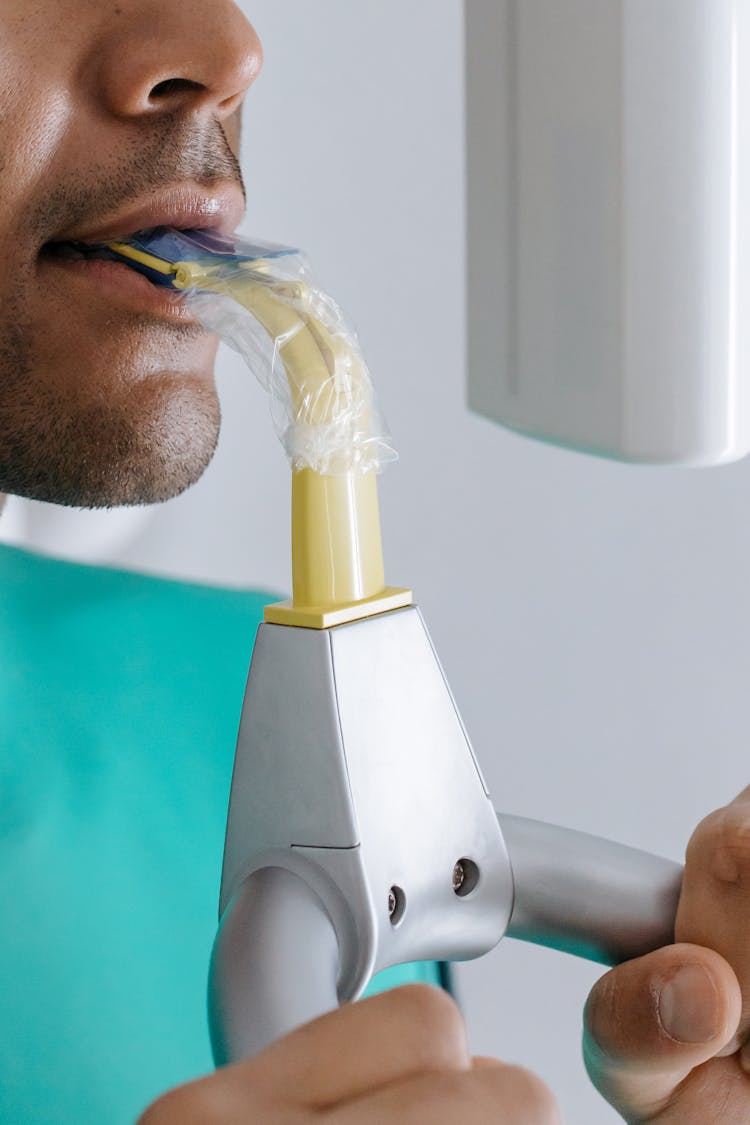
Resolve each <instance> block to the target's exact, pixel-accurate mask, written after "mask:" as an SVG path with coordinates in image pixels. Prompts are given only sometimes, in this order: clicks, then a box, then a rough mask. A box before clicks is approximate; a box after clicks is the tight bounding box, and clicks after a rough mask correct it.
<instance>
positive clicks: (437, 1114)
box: [326, 1063, 562, 1125]
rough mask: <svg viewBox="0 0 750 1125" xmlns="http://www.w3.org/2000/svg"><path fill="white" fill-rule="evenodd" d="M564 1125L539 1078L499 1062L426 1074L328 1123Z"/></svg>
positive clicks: (352, 1105)
mask: <svg viewBox="0 0 750 1125" xmlns="http://www.w3.org/2000/svg"><path fill="white" fill-rule="evenodd" d="M385 1121H398V1123H399V1125H425V1123H426V1122H429V1125H456V1122H460V1121H467V1122H468V1121H470V1122H471V1125H561V1122H562V1118H561V1117H560V1112H559V1110H558V1108H557V1104H556V1102H555V1099H554V1098H553V1096H552V1094H551V1093H550V1091H549V1090H548V1089H547V1087H546V1086H545V1085H544V1083H543V1082H542V1081H541V1079H539V1078H537V1077H536V1076H535V1075H533V1074H530V1073H529V1071H527V1070H522V1069H520V1068H519V1067H512V1066H503V1065H502V1064H500V1063H495V1064H494V1065H489V1066H480V1067H479V1068H478V1069H475V1070H472V1071H468V1072H463V1073H460V1072H454V1073H453V1074H446V1073H442V1074H422V1075H419V1076H418V1077H416V1078H411V1079H409V1080H408V1081H406V1082H399V1083H394V1084H393V1085H391V1086H389V1087H387V1088H386V1089H384V1090H381V1091H379V1092H377V1093H374V1094H370V1095H368V1096H367V1097H364V1098H360V1099H359V1100H358V1101H356V1102H353V1103H351V1102H350V1103H348V1104H347V1105H342V1106H340V1107H339V1108H338V1109H336V1110H335V1111H334V1112H333V1113H332V1114H330V1115H327V1116H326V1125H383V1122H385Z"/></svg>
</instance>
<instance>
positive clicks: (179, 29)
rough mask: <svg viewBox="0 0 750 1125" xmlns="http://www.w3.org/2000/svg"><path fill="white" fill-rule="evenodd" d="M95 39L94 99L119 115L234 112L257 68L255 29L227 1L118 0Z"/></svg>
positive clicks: (259, 51) (222, 115)
mask: <svg viewBox="0 0 750 1125" xmlns="http://www.w3.org/2000/svg"><path fill="white" fill-rule="evenodd" d="M107 7H108V16H107V21H108V26H107V30H106V32H105V36H104V41H103V42H102V41H100V43H99V50H98V52H97V54H98V60H97V67H96V73H97V86H98V95H99V99H100V101H101V102H102V103H103V104H104V106H105V107H106V109H107V110H108V111H109V112H110V113H113V114H115V115H116V116H118V117H125V118H133V117H139V116H144V115H163V114H166V113H175V112H178V111H180V110H203V111H205V112H210V113H211V114H212V115H213V116H215V117H217V118H219V119H223V118H226V117H229V116H231V114H232V113H234V111H235V110H236V109H237V108H238V107H239V105H240V103H241V101H242V99H243V97H244V96H245V94H246V93H247V90H248V89H249V87H250V86H251V85H252V84H253V82H254V81H255V79H256V77H257V76H258V73H259V71H260V68H261V66H262V63H263V50H262V48H261V45H260V40H259V39H258V36H257V35H256V33H255V30H254V28H253V27H252V25H251V24H250V23H249V21H248V20H247V19H246V18H245V16H244V15H243V14H242V12H241V11H240V10H239V8H238V7H237V5H236V4H235V3H233V2H232V0H130V2H128V0H120V3H119V4H118V5H116V6H115V13H116V14H114V15H113V14H112V9H111V8H109V6H107Z"/></svg>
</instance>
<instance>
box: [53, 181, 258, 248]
mask: <svg viewBox="0 0 750 1125" xmlns="http://www.w3.org/2000/svg"><path fill="white" fill-rule="evenodd" d="M244 213H245V200H244V197H243V195H242V192H241V190H240V188H239V187H232V186H225V187H222V188H221V189H220V190H219V189H217V190H212V191H205V190H201V189H200V188H198V187H191V186H188V185H184V184H181V185H179V186H174V187H169V188H165V189H161V190H159V191H153V192H150V193H148V195H146V196H144V197H143V198H142V199H140V200H139V201H138V202H137V203H135V204H130V206H129V207H128V208H127V209H125V208H122V209H121V210H119V211H118V212H114V213H112V214H110V215H108V216H106V217H105V218H104V219H102V221H101V222H100V223H98V224H97V225H96V226H91V227H76V228H74V229H71V230H67V231H63V232H62V233H60V234H59V235H57V236H56V237H55V238H54V239H52V240H51V241H53V242H90V243H94V242H116V241H118V240H122V239H126V238H128V237H130V236H131V235H133V234H135V233H136V232H137V231H142V230H150V229H151V228H153V227H174V228H175V229H177V230H196V229H201V230H206V229H210V230H216V231H218V232H219V233H220V234H226V235H230V234H234V232H235V230H236V229H237V227H238V226H239V223H240V222H241V220H242V217H243V215H244Z"/></svg>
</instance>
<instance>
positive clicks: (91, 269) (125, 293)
mask: <svg viewBox="0 0 750 1125" xmlns="http://www.w3.org/2000/svg"><path fill="white" fill-rule="evenodd" d="M244 211H245V200H244V197H243V195H242V192H241V191H240V189H239V187H238V186H237V185H234V184H227V185H224V187H223V188H222V189H217V190H215V191H211V192H208V193H207V192H205V191H203V190H202V189H200V188H198V187H197V186H195V185H192V184H177V185H172V186H170V187H167V188H165V189H164V190H162V191H154V192H151V193H149V194H148V195H147V196H145V197H142V198H141V200H140V201H138V202H136V203H135V204H131V205H130V207H128V208H127V209H126V208H121V209H120V210H119V211H118V212H114V213H110V214H109V215H108V216H106V217H104V218H102V219H101V220H100V221H98V222H97V221H96V220H92V223H91V225H89V226H88V227H86V228H73V229H71V228H69V229H68V230H62V231H59V232H58V233H57V234H56V235H55V236H54V238H53V239H51V240H50V241H48V242H46V243H45V244H44V245H43V246H42V247H41V249H40V251H39V265H40V267H41V268H43V269H45V270H50V271H52V270H54V271H55V273H56V275H57V277H58V278H59V277H60V276H61V275H62V274H63V273H64V274H65V275H67V277H68V278H69V280H71V281H72V280H73V279H74V278H77V279H79V280H80V281H86V280H87V281H88V282H89V283H95V284H96V286H98V292H97V293H96V294H92V293H90V294H89V296H90V299H91V300H101V299H106V300H107V302H108V303H109V304H111V303H112V302H113V301H115V302H119V303H123V302H124V303H126V304H127V305H128V306H129V307H130V308H131V309H133V308H140V309H141V311H149V312H152V313H157V314H158V315H161V316H167V317H168V318H169V319H174V318H175V317H177V318H178V319H181V320H194V318H193V315H192V312H191V311H190V309H189V307H188V306H187V305H186V304H185V301H184V298H183V297H182V296H181V295H180V294H179V293H178V292H176V291H174V290H172V289H171V288H170V280H169V276H168V275H167V276H165V277H164V280H163V283H162V282H161V279H159V278H157V277H151V278H148V277H145V276H143V275H142V274H141V273H139V272H137V271H136V270H135V269H133V268H132V267H130V266H128V265H126V264H125V263H123V262H122V261H121V260H115V256H114V255H113V254H112V253H111V251H109V250H108V249H107V247H106V243H109V242H129V241H132V240H138V241H141V242H146V243H147V242H148V239H149V238H150V236H151V235H152V234H153V232H154V230H155V229H156V228H162V227H168V228H170V229H172V230H176V231H186V232H187V231H193V232H203V233H206V234H210V233H213V234H214V235H225V236H228V235H231V234H233V233H234V231H235V230H236V229H237V226H238V225H239V223H240V221H241V219H242V217H243V215H244Z"/></svg>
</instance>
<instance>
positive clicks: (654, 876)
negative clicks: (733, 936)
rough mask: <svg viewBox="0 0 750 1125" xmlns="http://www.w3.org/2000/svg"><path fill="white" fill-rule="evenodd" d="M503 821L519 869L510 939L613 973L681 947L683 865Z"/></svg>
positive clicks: (547, 827)
mask: <svg viewBox="0 0 750 1125" xmlns="http://www.w3.org/2000/svg"><path fill="white" fill-rule="evenodd" d="M498 820H499V822H500V826H501V828H502V830H503V835H504V837H505V842H506V844H507V846H508V851H509V854H510V860H511V864H512V867H513V881H514V902H513V913H512V916H511V920H510V925H509V927H508V932H507V936H508V937H515V938H519V939H520V940H522V941H531V942H534V943H535V944H536V945H546V946H550V947H551V948H553V949H560V950H563V951H564V952H566V953H574V954H576V955H577V956H579V957H587V958H588V959H589V960H592V961H600V962H602V963H603V964H605V965H617V964H619V963H620V962H622V961H628V960H630V959H631V958H633V957H640V956H641V955H642V954H644V953H650V952H651V951H652V950H654V949H658V948H660V947H661V946H663V945H670V944H671V943H672V942H673V941H674V924H675V917H676V914H677V904H678V902H679V898H680V890H681V888H682V874H683V869H682V867H681V866H680V865H679V864H678V863H673V862H672V861H671V860H668V859H660V858H659V857H657V856H654V855H649V854H648V853H647V852H643V851H639V850H638V849H637V848H628V847H625V846H624V845H622V844H615V843H612V842H611V841H610V840H601V839H598V838H597V837H595V836H589V835H587V834H586V833H584V832H574V831H572V830H570V829H567V828H556V827H555V826H554V825H551V824H541V823H539V821H535V820H524V819H522V818H521V817H515V816H504V815H499V816H498Z"/></svg>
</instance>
